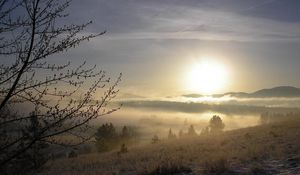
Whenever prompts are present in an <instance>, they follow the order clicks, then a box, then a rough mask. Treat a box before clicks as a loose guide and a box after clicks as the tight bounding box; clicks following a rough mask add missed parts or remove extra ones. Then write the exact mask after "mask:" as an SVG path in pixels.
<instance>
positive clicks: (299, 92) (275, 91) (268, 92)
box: [182, 86, 300, 98]
mask: <svg viewBox="0 0 300 175" xmlns="http://www.w3.org/2000/svg"><path fill="white" fill-rule="evenodd" d="M182 96H183V97H190V98H199V97H202V96H203V95H200V94H185V95H182ZM212 96H213V97H216V98H218V97H224V96H231V97H238V98H272V97H274V98H278V97H282V98H283V97H286V98H292V97H300V89H299V88H296V87H292V86H278V87H274V88H270V89H261V90H258V91H256V92H253V93H246V92H227V93H224V94H213V95H212Z"/></svg>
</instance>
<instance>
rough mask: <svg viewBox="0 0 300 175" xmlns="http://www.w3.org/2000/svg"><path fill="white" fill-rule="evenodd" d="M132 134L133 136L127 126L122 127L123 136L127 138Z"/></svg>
mask: <svg viewBox="0 0 300 175" xmlns="http://www.w3.org/2000/svg"><path fill="white" fill-rule="evenodd" d="M130 136H131V133H130V131H129V129H128V128H127V127H126V126H124V127H123V128H122V133H121V137H122V138H125V139H126V138H129V137H130Z"/></svg>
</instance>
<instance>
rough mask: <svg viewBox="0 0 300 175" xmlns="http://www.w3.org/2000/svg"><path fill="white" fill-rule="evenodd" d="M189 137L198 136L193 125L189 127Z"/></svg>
mask: <svg viewBox="0 0 300 175" xmlns="http://www.w3.org/2000/svg"><path fill="white" fill-rule="evenodd" d="M188 135H189V136H195V135H197V133H196V131H195V129H194V126H193V125H191V126H190V127H189V130H188Z"/></svg>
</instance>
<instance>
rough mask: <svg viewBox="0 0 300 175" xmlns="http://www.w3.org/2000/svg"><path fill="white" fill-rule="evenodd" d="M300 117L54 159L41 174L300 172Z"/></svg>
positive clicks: (146, 174)
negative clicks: (106, 151) (126, 150)
mask: <svg viewBox="0 0 300 175" xmlns="http://www.w3.org/2000/svg"><path fill="white" fill-rule="evenodd" d="M299 137H300V119H299V118H294V119H289V120H287V121H281V122H274V123H271V124H265V125H260V126H255V127H249V128H243V129H238V130H232V131H225V132H223V133H219V134H207V135H201V136H194V137H183V138H179V139H173V140H162V141H160V142H159V143H156V144H147V145H140V146H136V147H129V148H128V152H126V153H120V152H119V150H114V151H111V152H108V153H101V154H100V153H91V154H86V155H80V156H78V157H75V158H61V159H57V160H53V161H50V162H49V163H48V165H47V166H46V167H45V168H44V169H43V170H42V172H41V173H40V174H41V175H57V174H61V175H101V174H105V175H106V174H107V175H122V174H124V175H136V174H138V175H155V174H157V175H159V174H161V175H162V174H164V175H167V174H187V175H188V174H189V175H194V174H300V139H299Z"/></svg>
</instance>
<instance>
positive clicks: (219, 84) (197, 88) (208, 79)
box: [187, 61, 228, 94]
mask: <svg viewBox="0 0 300 175" xmlns="http://www.w3.org/2000/svg"><path fill="white" fill-rule="evenodd" d="M227 78H228V72H227V70H226V68H225V66H224V65H222V64H221V63H218V62H214V61H204V62H201V63H197V64H194V65H193V66H192V67H191V68H190V70H189V71H188V74H187V88H188V89H189V90H190V91H194V92H199V93H205V94H211V93H216V91H218V90H221V89H222V88H224V86H225V85H226V83H227V81H228V79H227Z"/></svg>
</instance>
